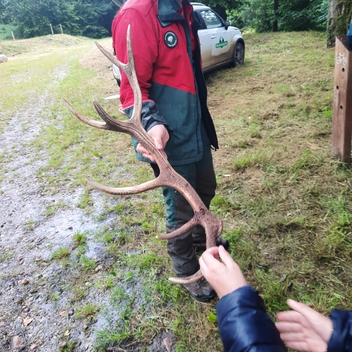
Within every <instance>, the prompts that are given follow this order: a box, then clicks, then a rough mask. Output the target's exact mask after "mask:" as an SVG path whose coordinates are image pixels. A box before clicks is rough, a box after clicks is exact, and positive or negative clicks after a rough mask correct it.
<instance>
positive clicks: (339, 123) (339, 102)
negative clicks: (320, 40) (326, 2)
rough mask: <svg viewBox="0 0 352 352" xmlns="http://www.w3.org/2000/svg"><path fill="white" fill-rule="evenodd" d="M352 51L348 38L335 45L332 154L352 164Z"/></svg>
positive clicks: (338, 41) (338, 38)
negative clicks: (348, 44)
mask: <svg viewBox="0 0 352 352" xmlns="http://www.w3.org/2000/svg"><path fill="white" fill-rule="evenodd" d="M351 97H352V51H350V50H349V48H348V46H347V42H346V37H342V36H341V37H337V38H336V44H335V73H334V102H333V117H332V154H333V156H334V157H336V158H338V159H340V160H341V161H343V162H345V163H348V164H349V163H350V162H351V136H352V99H351Z"/></svg>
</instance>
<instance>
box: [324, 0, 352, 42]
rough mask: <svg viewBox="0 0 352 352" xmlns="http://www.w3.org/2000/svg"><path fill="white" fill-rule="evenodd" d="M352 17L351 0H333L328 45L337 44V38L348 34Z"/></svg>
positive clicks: (328, 21)
mask: <svg viewBox="0 0 352 352" xmlns="http://www.w3.org/2000/svg"><path fill="white" fill-rule="evenodd" d="M351 19H352V2H351V1H350V0H331V1H330V6H329V14H328V20H327V31H326V32H327V34H326V45H327V47H328V48H330V47H333V46H335V38H336V36H339V35H346V32H347V29H348V26H349V23H350V20H351Z"/></svg>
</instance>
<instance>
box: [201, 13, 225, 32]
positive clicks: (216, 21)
mask: <svg viewBox="0 0 352 352" xmlns="http://www.w3.org/2000/svg"><path fill="white" fill-rule="evenodd" d="M200 14H201V16H202V17H203V20H204V22H205V24H206V26H207V28H208V29H210V28H218V27H222V22H221V20H220V18H219V17H218V16H217V15H216V13H215V12H213V11H211V10H202V11H200Z"/></svg>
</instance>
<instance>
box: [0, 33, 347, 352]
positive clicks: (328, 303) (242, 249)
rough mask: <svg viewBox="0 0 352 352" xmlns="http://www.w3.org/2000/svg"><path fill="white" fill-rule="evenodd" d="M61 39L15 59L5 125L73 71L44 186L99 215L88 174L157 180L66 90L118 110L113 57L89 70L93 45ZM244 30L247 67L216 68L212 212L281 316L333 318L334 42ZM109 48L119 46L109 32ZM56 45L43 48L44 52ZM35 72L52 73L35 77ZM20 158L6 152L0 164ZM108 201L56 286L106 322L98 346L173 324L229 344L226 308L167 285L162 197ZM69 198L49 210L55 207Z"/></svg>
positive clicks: (190, 338)
mask: <svg viewBox="0 0 352 352" xmlns="http://www.w3.org/2000/svg"><path fill="white" fill-rule="evenodd" d="M59 37H60V36H59ZM59 37H57V38H59ZM60 38H61V39H60V40H59V39H57V42H54V43H51V45H47V47H49V46H50V47H51V49H50V50H51V51H50V53H53V55H47V56H43V57H42V58H36V59H34V57H32V56H33V55H34V53H33V52H32V51H31V49H30V46H28V48H27V49H26V50H25V51H26V52H25V53H23V54H21V55H18V56H19V58H21V57H22V58H25V59H26V60H23V59H22V60H17V61H15V60H14V61H13V63H11V64H10V65H7V66H1V67H0V75H1V79H0V80H1V83H4V85H5V86H6V87H8V86H10V85H13V86H11V87H10V89H9V90H8V91H6V93H5V94H6V96H5V97H4V98H5V99H2V100H1V107H0V111H1V113H0V114H1V117H2V118H1V119H0V120H1V122H0V129H4V128H6V126H7V123H8V121H9V120H10V118H11V117H12V116H13V114H14V112H15V111H17V110H18V109H20V108H21V107H22V106H24V105H25V101H26V96H28V94H36V95H38V96H39V95H40V94H42V93H43V91H44V90H45V87H47V86H48V84H49V81H50V79H51V78H50V74H52V73H53V72H54V71H53V70H54V67H56V66H57V65H59V62H61V64H63V63H64V65H65V67H66V69H67V70H68V72H69V74H68V75H66V76H65V78H64V79H62V80H61V81H60V83H58V84H57V85H56V86H55V85H54V86H52V87H53V88H52V92H50V93H51V94H52V100H51V104H50V106H48V107H47V108H46V109H45V111H44V112H43V113H45V114H46V115H45V116H46V118H47V119H49V120H50V124H47V125H46V126H44V128H43V133H42V134H41V135H40V137H39V138H38V139H37V140H36V141H34V142H33V143H32V146H34V147H36V148H45V150H46V152H47V155H48V165H47V166H46V167H44V168H42V169H41V170H40V171H39V172H38V181H39V182H42V184H43V185H45V187H46V188H47V192H49V194H55V193H57V192H60V190H61V188H62V187H66V189H67V190H70V189H75V188H77V187H80V188H81V193H80V197H79V199H78V200H77V204H76V207H77V208H79V209H84V211H85V213H86V214H87V215H88V216H93V215H90V214H93V212H94V209H95V208H94V207H95V206H96V204H95V201H96V197H94V193H93V192H92V189H91V187H90V186H89V185H88V184H87V182H86V180H87V179H92V180H94V181H96V182H101V183H103V184H107V185H110V186H114V187H121V186H130V185H133V184H137V183H141V182H144V181H146V180H148V179H152V178H153V175H152V171H151V170H150V168H149V167H148V165H145V164H141V163H139V162H137V161H136V160H135V156H134V151H133V149H132V147H131V143H130V138H129V137H128V136H125V135H121V134H117V133H112V132H104V131H100V130H96V129H94V128H91V127H88V126H86V125H84V124H82V123H81V122H79V121H77V119H76V118H75V117H73V116H72V115H71V114H70V113H69V112H68V110H67V108H66V106H65V105H64V104H63V102H62V99H61V98H63V97H65V98H67V99H69V101H70V102H71V103H72V104H73V105H74V107H75V108H76V109H77V110H78V111H80V112H81V113H83V114H86V115H88V116H90V117H92V118H95V119H99V117H98V116H97V114H96V113H95V111H94V109H93V106H92V103H91V101H92V100H93V99H97V100H98V101H99V102H100V103H101V104H102V105H103V107H104V108H106V110H107V111H108V112H111V114H112V115H113V116H115V115H116V116H117V107H116V105H114V103H113V102H111V101H104V100H103V99H102V98H103V96H105V95H107V94H108V93H107V91H108V88H107V87H108V86H109V84H113V83H111V82H112V81H113V78H112V75H111V73H110V72H107V75H106V76H103V77H104V79H102V78H101V77H102V76H100V75H101V74H102V73H101V71H102V70H103V69H106V65H105V64H104V65H105V66H104V65H103V64H102V66H101V67H100V66H99V67H93V66H89V65H87V64H85V65H83V64H82V58H87V57H88V56H89V55H90V54H89V53H90V50H91V47H92V42H91V41H89V40H84V39H82V38H80V39H78V38H71V39H70V38H69V37H64V38H62V37H60ZM244 38H245V40H246V61H245V65H243V66H241V67H237V68H235V69H229V68H224V69H221V70H218V71H215V72H213V73H211V74H208V75H207V86H208V92H209V107H210V110H211V113H212V115H213V117H214V123H215V126H216V128H217V131H218V137H219V142H220V149H219V150H218V151H216V152H214V164H215V169H216V175H217V183H218V188H217V195H216V197H215V198H214V200H213V202H212V206H211V210H212V212H213V213H214V214H216V215H218V216H220V217H221V218H222V219H223V221H224V230H223V236H224V237H225V238H227V239H228V240H229V242H230V253H231V255H232V257H233V258H234V259H235V260H236V261H237V262H238V263H239V265H240V267H241V268H242V269H243V271H244V273H245V275H246V277H247V279H248V282H249V283H250V284H251V285H253V286H254V287H255V289H257V290H258V291H259V292H260V293H261V294H262V296H263V298H264V300H265V303H266V305H267V309H268V312H269V314H270V315H272V316H274V315H275V313H276V312H277V311H278V310H282V309H287V306H286V303H285V302H286V299H287V298H289V297H291V298H294V299H297V300H300V301H303V302H305V303H307V304H309V305H311V306H312V307H313V308H315V309H317V310H319V311H320V312H322V313H324V314H328V312H329V311H330V309H332V308H333V307H337V308H340V309H352V304H351V297H352V285H351V282H352V269H351V266H350V262H351V259H352V258H351V257H352V255H351V254H352V241H351V222H352V217H351V214H352V191H351V178H352V177H351V176H352V171H351V169H350V168H349V167H346V166H345V165H343V164H341V163H340V162H339V161H338V160H334V159H333V158H332V156H331V118H332V101H333V70H334V50H333V49H326V48H325V38H324V35H323V34H319V33H314V32H309V33H308V32H301V33H270V34H266V33H264V34H253V33H248V34H244ZM44 39H45V38H43V40H44ZM64 39H66V40H69V42H68V44H67V45H65V44H64ZM103 43H104V44H105V46H106V47H108V45H110V40H106V41H103ZM13 45H14V44H12V43H6V42H4V44H3V46H4V48H5V49H6V47H8V50H9V52H14V51H15V50H18V48H17V49H16V48H14V47H13ZM38 45H39V44H38ZM47 47H45V48H44V47H40V48H41V50H42V53H43V54H45V53H47V52H49V48H47ZM62 47H65V50H64V52H62ZM56 49H57V50H58V49H60V51H59V50H58V51H57V52H56ZM59 52H60V54H59ZM38 60H39V61H38ZM19 61H21V62H23V65H18V62H19ZM38 62H40V63H42V64H40V65H37V64H35V63H38ZM86 62H87V60H86ZM88 62H89V60H88ZM25 74H27V75H28V80H27V81H25V80H24V78H23V77H24V75H25ZM38 75H40V76H43V77H44V79H43V81H38V82H37V81H35V77H36V76H38ZM48 75H49V76H48ZM51 77H52V76H51ZM106 77H109V78H106ZM109 79H111V82H110V81H109ZM16 80H18V81H19V82H18V84H17V83H16ZM14 83H16V84H14ZM16 92H17V93H16ZM115 104H116V103H115ZM9 159H11V156H9V155H3V154H2V155H0V162H1V163H2V164H5V162H6V160H9ZM63 185H64V186H63ZM101 199H102V201H101V202H102V205H101V204H100V212H99V214H98V215H96V214H95V215H94V220H95V221H96V222H98V223H100V222H103V221H105V220H107V219H109V222H107V223H104V225H101V226H100V227H98V229H96V230H94V231H88V232H84V233H76V234H74V235H73V236H72V240H71V245H70V246H68V247H67V248H66V247H62V248H59V249H57V250H55V251H53V253H52V259H53V260H56V261H59V263H61V265H62V266H63V268H64V270H63V275H62V277H60V278H59V279H58V281H59V283H60V284H61V286H62V287H63V288H64V291H63V293H62V294H65V295H68V297H69V299H70V302H71V304H72V309H73V310H75V312H76V313H75V314H78V315H77V318H78V317H79V318H80V319H90V318H91V317H94V319H100V318H102V317H103V318H104V320H106V321H107V322H108V324H106V325H104V326H99V329H98V331H96V336H97V339H96V341H95V345H94V348H95V349H96V350H97V351H106V350H108V349H109V348H111V349H113V348H114V347H117V348H121V349H125V350H138V351H147V349H148V347H149V345H150V343H151V342H152V341H153V339H154V338H155V337H156V336H159V334H161V333H163V332H167V333H169V334H170V335H171V336H173V337H174V343H175V345H174V348H175V351H178V352H180V351H184V352H200V351H202V352H203V351H209V352H213V351H220V350H222V347H221V346H222V345H221V341H220V338H219V335H218V330H217V323H216V316H215V310H214V308H215V303H216V302H214V303H212V304H210V305H205V306H204V305H199V304H197V303H195V302H194V301H193V300H192V299H191V298H190V297H188V296H187V294H185V293H184V291H182V289H181V288H180V287H179V286H178V285H175V284H172V283H171V282H169V281H168V277H170V276H172V275H173V274H172V269H171V262H170V259H169V257H168V255H167V253H166V245H165V243H164V242H162V241H160V240H157V239H155V235H156V234H162V233H163V232H164V231H165V221H164V215H165V209H164V204H163V198H162V195H161V191H160V190H155V191H150V192H147V193H145V194H141V195H138V196H116V197H111V196H107V195H106V196H105V195H104V196H102V198H101ZM64 206H65V205H64V204H60V203H59V204H54V205H53V206H51V207H48V210H47V215H48V216H50V215H51V214H55V213H56V212H57V211H58V210H59V209H60V208H62V207H64ZM34 226H35V224H32V223H30V222H29V223H28V227H30V228H33V227H34ZM92 245H97V246H99V248H100V252H98V253H99V256H98V257H92V256H90V247H91V246H92ZM10 258H11V257H10V256H9V257H3V258H0V262H1V261H5V260H9V259H10ZM97 295H100V297H101V298H102V299H99V300H97V299H96V297H97ZM59 299H60V296H58V297H56V300H59ZM97 301H98V302H97ZM71 343H72V341H71ZM67 346H68V347H67V348H70V349H72V350H74V348H75V347H74V344H73V345H72V346H73V347H71V345H69V344H67ZM67 350H68V349H67Z"/></svg>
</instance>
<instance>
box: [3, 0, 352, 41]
mask: <svg viewBox="0 0 352 352" xmlns="http://www.w3.org/2000/svg"><path fill="white" fill-rule="evenodd" d="M124 1H125V0H113V1H111V0H65V1H59V0H18V1H12V0H0V40H6V39H12V36H14V37H15V38H16V39H23V38H32V37H37V36H43V35H47V34H51V33H52V32H51V27H50V26H52V29H53V32H54V33H55V34H58V33H59V34H60V33H61V30H62V31H63V33H65V34H69V35H73V36H84V37H89V38H103V37H107V36H110V35H111V29H110V27H111V22H112V19H113V17H114V16H115V14H116V13H117V11H118V10H119V8H120V6H121V4H122V3H123V2H124ZM203 3H204V4H205V5H208V6H211V7H212V8H213V9H214V10H215V11H216V12H217V13H218V14H219V15H220V16H222V17H223V18H224V19H228V20H231V21H232V24H233V25H235V26H237V27H239V28H240V29H241V30H242V31H244V30H251V31H255V32H258V33H263V32H276V31H286V32H290V31H309V30H313V31H320V32H323V31H327V46H333V44H334V38H335V36H336V35H338V34H345V33H346V31H347V28H348V24H349V21H350V20H351V17H352V1H351V0H204V1H203Z"/></svg>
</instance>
